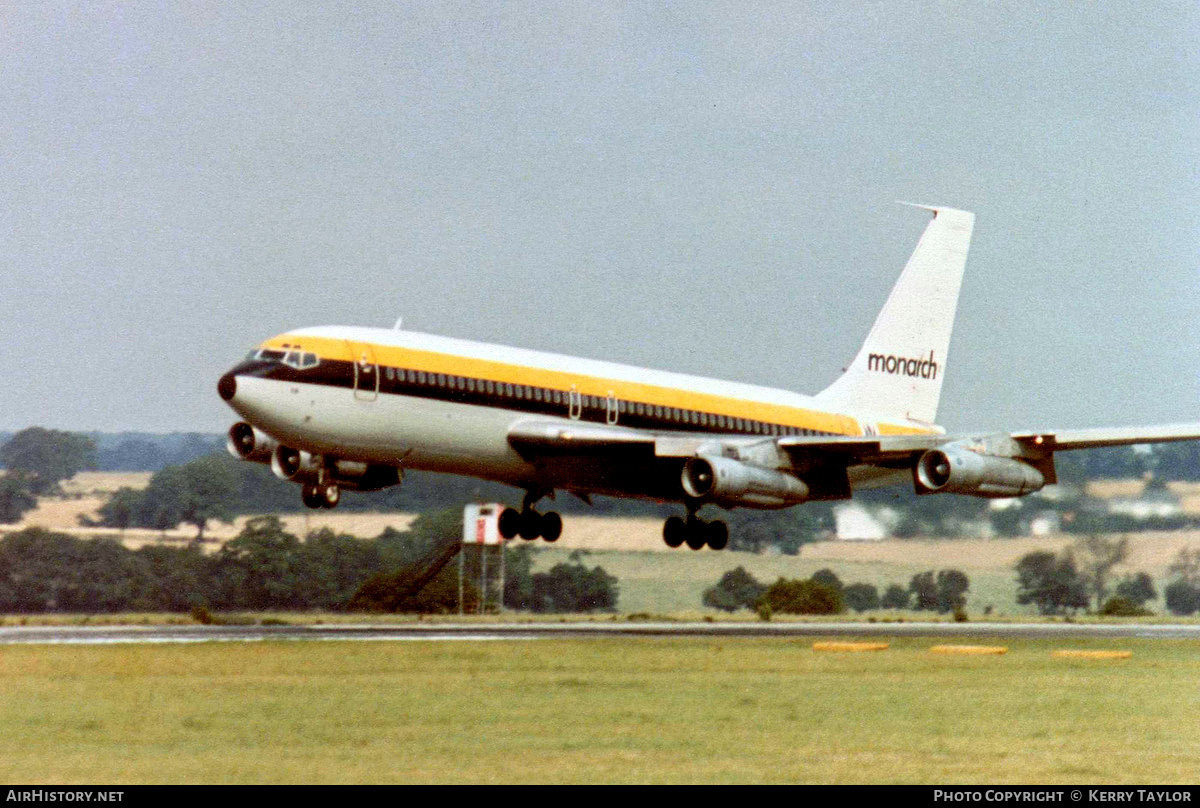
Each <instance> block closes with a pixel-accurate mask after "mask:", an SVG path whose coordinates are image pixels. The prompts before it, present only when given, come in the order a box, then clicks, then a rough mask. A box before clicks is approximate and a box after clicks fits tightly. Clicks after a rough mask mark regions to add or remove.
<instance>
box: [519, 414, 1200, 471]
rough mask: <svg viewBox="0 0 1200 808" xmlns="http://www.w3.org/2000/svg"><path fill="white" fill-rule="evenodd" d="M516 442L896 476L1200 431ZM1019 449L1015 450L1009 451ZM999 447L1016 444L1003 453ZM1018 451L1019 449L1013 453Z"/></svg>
mask: <svg viewBox="0 0 1200 808" xmlns="http://www.w3.org/2000/svg"><path fill="white" fill-rule="evenodd" d="M508 440H509V442H510V443H511V444H512V445H513V447H514V448H516V449H518V450H519V451H522V452H525V453H533V454H537V453H540V452H546V453H553V454H563V453H570V452H572V451H574V450H579V451H586V452H589V453H596V452H600V453H603V452H604V451H605V450H606V449H612V450H616V449H619V448H622V447H624V448H634V447H643V448H645V449H647V450H653V453H654V454H655V455H656V456H658V457H690V456H693V455H696V454H704V453H713V454H721V453H722V452H723V450H724V449H726V448H733V449H737V450H738V454H750V455H753V454H755V453H756V452H755V450H759V451H761V450H763V449H767V450H770V449H772V448H774V449H777V450H779V451H781V452H782V453H784V456H785V457H788V458H790V459H791V461H792V464H793V465H795V466H805V465H809V464H811V462H812V461H813V460H816V459H819V458H821V459H824V460H827V461H830V460H831V461H835V462H840V463H843V464H845V465H873V466H883V467H890V468H897V467H903V466H905V465H911V463H912V462H913V461H915V460H916V458H917V457H919V456H920V455H921V454H923V453H924V452H927V451H929V450H930V449H935V448H937V447H939V446H945V445H947V444H951V443H953V444H962V445H964V446H966V447H967V448H971V449H973V450H975V451H979V452H981V453H983V454H992V453H996V454H1000V455H1003V456H1014V455H1015V456H1032V457H1046V456H1047V455H1049V454H1051V453H1053V452H1059V451H1066V450H1069V449H1096V448H1101V447H1105V446H1129V445H1133V444H1139V443H1169V442H1173V441H1185V440H1200V423H1191V424H1171V425H1165V426H1148V427H1116V428H1101V429H1070V430H1057V431H1055V430H1049V431H1042V432H1038V431H1029V432H1014V433H1007V434H1006V433H999V434H993V435H988V436H985V437H983V438H977V437H967V436H962V435H958V436H954V435H873V436H869V437H859V436H838V435H789V436H785V437H773V436H765V435H762V436H760V435H734V434H716V435H711V434H687V433H680V434H676V433H660V432H652V431H650V430H644V429H632V428H630V427H625V426H618V425H615V424H613V425H609V424H595V423H586V422H579V423H574V424H563V423H562V422H561V421H538V420H524V421H519V422H517V423H516V424H514V425H513V427H512V428H511V429H510V430H509V434H508ZM1009 441H1011V443H1008V442H1009ZM997 442H1003V443H1006V444H1008V445H1007V446H1006V447H1003V448H1001V447H1000V446H998V445H997ZM1013 444H1015V446H1014V445H1013Z"/></svg>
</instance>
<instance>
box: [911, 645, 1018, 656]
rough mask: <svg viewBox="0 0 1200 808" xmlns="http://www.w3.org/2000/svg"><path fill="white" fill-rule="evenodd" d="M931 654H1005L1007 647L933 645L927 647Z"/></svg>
mask: <svg viewBox="0 0 1200 808" xmlns="http://www.w3.org/2000/svg"><path fill="white" fill-rule="evenodd" d="M929 653H931V654H967V655H971V656H979V655H984V654H1007V653H1008V647H1007V646H1004V645H935V646H933V647H932V648H930V649H929Z"/></svg>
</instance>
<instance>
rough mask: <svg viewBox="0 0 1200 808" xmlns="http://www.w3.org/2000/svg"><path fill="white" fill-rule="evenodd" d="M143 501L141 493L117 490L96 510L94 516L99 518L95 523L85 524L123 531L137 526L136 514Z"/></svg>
mask: <svg viewBox="0 0 1200 808" xmlns="http://www.w3.org/2000/svg"><path fill="white" fill-rule="evenodd" d="M144 499H145V497H144V495H143V493H142V492H141V491H138V490H135V489H133V488H128V487H124V486H123V487H121V488H118V489H117V490H116V491H114V492H113V493H112V495H111V496H109V498H108V500H107V501H106V502H105V503H104V504H103V505H101V506H100V507H99V508H98V509H97V511H96V514H97V515H98V516H99V517H100V518H99V519H98V520H96V521H95V522H91V521H89V522H87V523H86V524H95V525H99V526H103V527H115V528H118V529H119V530H122V531H124V530H125V529H126V528H129V527H132V526H133V525H135V524H137V518H138V513H139V511H140V510H141V508H142V502H143V500H144ZM80 518H81V519H83V518H84V517H82V516H81V517H80Z"/></svg>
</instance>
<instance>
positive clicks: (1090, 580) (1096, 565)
mask: <svg viewBox="0 0 1200 808" xmlns="http://www.w3.org/2000/svg"><path fill="white" fill-rule="evenodd" d="M1075 553H1076V555H1077V557H1078V559H1079V562H1078V564H1079V567H1078V569H1079V575H1080V577H1081V578H1082V579H1083V581H1084V583H1085V584H1086V586H1087V588H1088V589H1089V590H1090V591H1091V594H1092V596H1093V597H1094V598H1095V599H1096V609H1097V610H1099V608H1100V605H1101V604H1102V603H1103V602H1104V598H1105V596H1106V595H1107V594H1108V576H1109V574H1110V573H1111V572H1112V569H1113V567H1115V566H1117V565H1118V564H1120V563H1121V562H1122V561H1124V560H1125V559H1126V557H1128V555H1129V539H1128V538H1126V537H1125V536H1122V537H1121V538H1119V539H1106V538H1104V537H1103V536H1100V535H1097V534H1091V535H1088V536H1083V537H1081V538H1079V539H1077V540H1076V542H1075Z"/></svg>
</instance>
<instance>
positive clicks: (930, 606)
mask: <svg viewBox="0 0 1200 808" xmlns="http://www.w3.org/2000/svg"><path fill="white" fill-rule="evenodd" d="M908 591H909V592H911V593H912V596H913V603H914V608H915V609H916V610H917V611H921V612H924V611H930V612H932V611H937V609H938V603H939V601H938V588H937V581H936V580H935V579H934V576H933V570H929V572H920V573H917V574H916V575H914V576H913V577H912V580H911V581H909V582H908Z"/></svg>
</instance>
